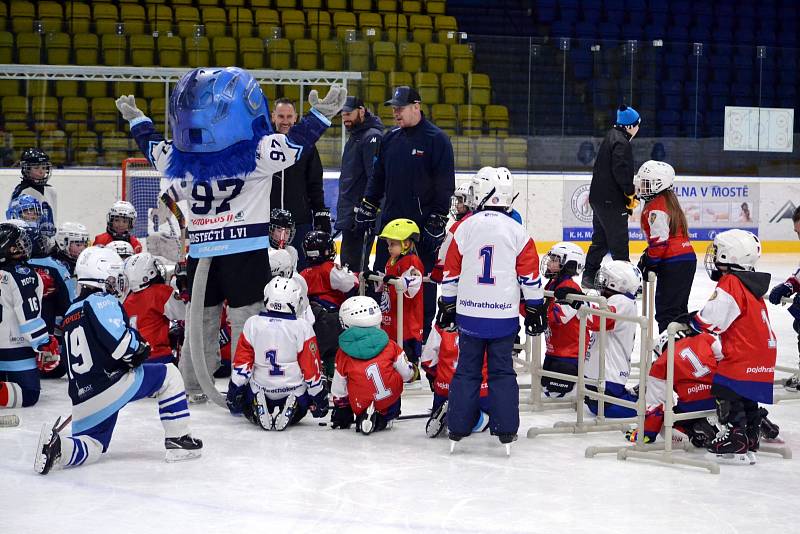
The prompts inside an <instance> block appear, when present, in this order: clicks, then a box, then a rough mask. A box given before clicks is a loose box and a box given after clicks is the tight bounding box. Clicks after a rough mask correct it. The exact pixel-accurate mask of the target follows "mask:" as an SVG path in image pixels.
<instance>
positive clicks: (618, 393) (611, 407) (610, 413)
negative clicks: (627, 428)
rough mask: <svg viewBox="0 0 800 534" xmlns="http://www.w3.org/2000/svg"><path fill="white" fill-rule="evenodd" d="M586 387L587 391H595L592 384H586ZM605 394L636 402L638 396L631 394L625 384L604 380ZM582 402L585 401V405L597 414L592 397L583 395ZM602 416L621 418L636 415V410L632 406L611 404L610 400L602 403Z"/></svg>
mask: <svg viewBox="0 0 800 534" xmlns="http://www.w3.org/2000/svg"><path fill="white" fill-rule="evenodd" d="M586 389H588V390H589V391H597V388H596V387H594V386H590V385H588V384H587V385H586ZM605 394H606V395H610V396H612V397H616V398H618V399H621V400H626V401H631V402H636V400H637V399H638V397H636V396H635V395H632V394H631V393H630V392H629V391H628V390H627V389H625V386H623V385H622V384H615V383H614V382H606V388H605ZM583 402H584V403H586V406H588V407H589V410H590V411H591V412H592V413H593V414H595V415H597V408H598V406H597V401H596V400H594V399H590V398H589V397H584V398H583ZM603 416H605V417H610V418H614V419H617V418H621V417H636V410H634V409H633V408H626V407H624V406H620V405H618V404H611V403H610V402H605V403H603Z"/></svg>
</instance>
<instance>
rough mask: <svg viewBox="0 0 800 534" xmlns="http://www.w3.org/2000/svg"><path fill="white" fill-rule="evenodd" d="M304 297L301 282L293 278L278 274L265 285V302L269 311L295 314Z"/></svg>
mask: <svg viewBox="0 0 800 534" xmlns="http://www.w3.org/2000/svg"><path fill="white" fill-rule="evenodd" d="M302 297H303V292H302V290H301V289H300V284H298V283H297V282H295V281H294V280H292V279H291V278H284V277H283V276H276V277H275V278H273V279H272V280H270V281H269V283H268V284H267V285H266V286H264V304H265V305H266V307H267V309H268V310H269V311H274V312H278V313H290V314H292V315H294V314H295V313H297V310H298V308H299V306H300V299H301V298H302Z"/></svg>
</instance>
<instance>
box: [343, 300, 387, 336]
mask: <svg viewBox="0 0 800 534" xmlns="http://www.w3.org/2000/svg"><path fill="white" fill-rule="evenodd" d="M381 320H382V315H381V307H380V306H378V303H377V302H375V299H373V298H371V297H361V296H358V297H350V298H349V299H347V300H345V301H344V302H343V303H342V305H341V307H340V308H339V322H340V323H341V325H342V328H345V329H347V328H350V327H353V326H360V327H369V326H373V327H379V326H380V325H381Z"/></svg>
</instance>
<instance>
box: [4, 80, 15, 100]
mask: <svg viewBox="0 0 800 534" xmlns="http://www.w3.org/2000/svg"><path fill="white" fill-rule="evenodd" d="M19 94H20V90H19V81H17V80H0V97H1V96H19Z"/></svg>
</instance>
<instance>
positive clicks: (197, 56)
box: [183, 37, 211, 67]
mask: <svg viewBox="0 0 800 534" xmlns="http://www.w3.org/2000/svg"><path fill="white" fill-rule="evenodd" d="M183 50H184V51H185V52H186V63H187V64H188V66H190V67H207V66H208V65H210V64H211V51H210V50H211V47H210V46H209V42H208V37H186V38H184V40H183Z"/></svg>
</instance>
